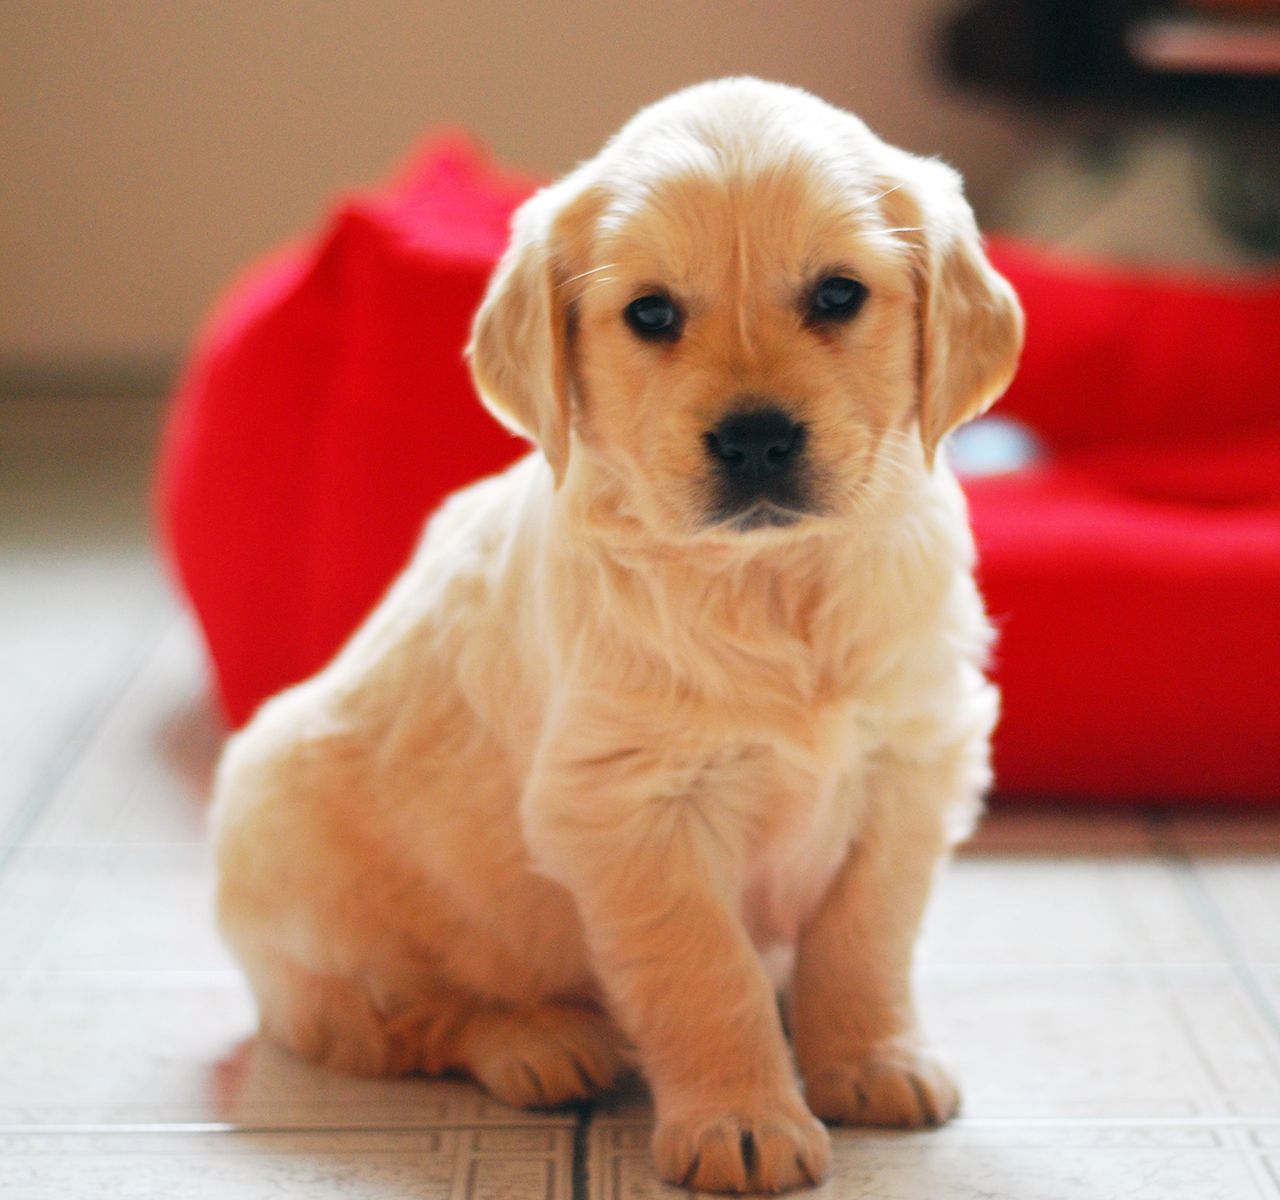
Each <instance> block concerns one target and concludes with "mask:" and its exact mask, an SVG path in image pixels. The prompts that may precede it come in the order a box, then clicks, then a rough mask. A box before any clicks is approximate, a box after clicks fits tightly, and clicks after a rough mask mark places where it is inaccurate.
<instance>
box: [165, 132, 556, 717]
mask: <svg viewBox="0 0 1280 1200" xmlns="http://www.w3.org/2000/svg"><path fill="white" fill-rule="evenodd" d="M534 186H535V185H534V182H533V181H532V180H529V179H524V178H520V177H516V176H512V175H508V174H505V173H503V172H500V171H498V170H497V169H496V168H495V167H494V166H492V165H491V164H490V163H489V162H488V161H487V160H486V159H485V157H484V156H483V155H482V154H481V153H480V152H479V151H478V150H477V149H476V148H475V147H474V146H472V145H471V144H470V143H469V142H467V141H466V140H465V139H462V138H460V137H452V138H447V139H445V140H443V141H440V142H436V143H435V144H433V145H431V146H429V147H427V148H425V149H424V151H423V152H422V153H421V154H420V155H419V156H418V157H417V158H416V159H415V160H413V161H412V162H411V165H410V166H409V168H408V170H406V171H405V172H404V174H403V176H402V178H401V179H400V180H398V181H397V182H395V183H393V184H392V185H390V186H389V187H387V188H385V189H383V190H381V191H379V192H375V193H373V194H371V195H367V196H362V197H360V198H358V199H355V200H353V201H351V202H349V203H346V204H344V205H342V206H340V207H339V208H338V210H337V211H336V213H335V214H334V215H333V217H332V218H331V220H330V221H329V224H328V228H327V229H326V230H325V232H324V233H323V234H322V235H321V236H320V237H318V238H316V239H315V240H314V241H313V242H310V243H307V244H303V245H301V246H298V247H295V248H293V249H291V250H288V251H286V252H285V253H283V254H282V255H280V256H278V257H276V258H275V259H273V260H271V261H269V262H267V263H264V264H261V265H260V266H258V267H257V268H255V269H253V270H251V271H250V272H249V273H248V274H247V275H246V276H245V278H244V279H242V280H241V282H240V283H239V284H238V285H236V286H233V288H232V289H231V291H230V293H229V294H228V296H227V297H226V298H225V299H224V301H223V302H222V303H221V305H220V306H219V307H218V309H217V311H216V312H215V313H214V315H213V316H212V317H211V319H210V321H209V323H208V326H207V328H206V331H205V334H204V336H203V338H202V339H201V342H200V345H199V347H198V348H197V351H196V353H195V355H194V358H193V361H192V363H191V365H190V367H189V369H188V370H187V372H186V375H185V377H184V379H183V380H182V382H181V384H180V386H179V390H178V393H177V396H176V399H175V403H174V407H173V411H172V415H171V418H170V422H169V426H168V430H167V435H166V438H165V444H164V447H163V451H162V455H161V470H160V477H159V508H160V515H161V525H162V528H163V533H164V536H165V540H166V542H167V544H168V547H169V550H170V554H171V557H172V559H173V561H174V563H175V565H176V569H177V572H178V575H179V578H180V580H181V583H182V586H183V588H184V590H185V591H186V593H187V595H188V597H189V598H190V600H191V603H192V605H193V607H194V608H195V611H196V614H197V616H198V618H199V620H200V622H201V625H202V627H203V629H204V634H205V638H206V641H207V643H208V646H209V650H210V655H211V658H212V661H213V665H214V668H215V674H216V678H217V683H218V688H219V692H220V695H221V699H222V703H223V707H224V709H225V711H226V713H227V715H228V717H229V718H230V720H231V722H232V723H233V724H236V725H238V724H240V723H241V722H243V721H244V720H245V719H246V718H247V717H248V716H249V715H250V714H251V713H252V711H253V709H254V708H255V707H257V705H258V704H259V703H260V702H261V701H262V700H263V699H265V698H266V697H267V696H269V695H271V694H272V693H274V692H276V691H279V690H280V689H281V688H283V687H285V686H286V685H288V684H290V683H293V682H295V681H297V680H299V679H302V678H305V677H306V676H307V675H310V674H311V673H313V672H314V671H315V670H317V669H318V668H319V667H320V666H322V665H323V664H324V662H325V661H326V660H327V659H328V658H330V657H331V656H332V654H333V652H334V651H335V650H336V649H337V647H338V646H339V645H340V644H341V642H342V641H343V640H344V639H345V637H346V636H347V634H348V633H349V632H350V631H351V630H352V629H353V628H354V627H355V626H356V625H357V624H358V623H359V621H360V619H361V618H362V617H363V616H364V614H365V613H366V612H368V610H369V609H370V608H371V607H372V606H373V604H374V603H375V602H376V601H377V599H378V597H379V595H380V594H381V592H382V591H383V589H384V588H385V586H386V584H387V582H388V581H389V580H390V579H391V578H392V577H393V576H394V575H395V573H396V572H397V571H398V569H399V568H400V567H401V566H402V565H403V563H404V562H405V560H406V558H407V556H408V554H409V551H410V549H411V548H412V546H413V543H414V541H415V540H416V538H417V536H418V533H419V530H420V528H421V525H422V520H423V517H424V515H425V514H426V513H428V512H430V511H431V509H433V508H434V507H435V506H436V505H437V504H438V503H439V501H440V500H441V499H442V498H443V497H444V496H445V495H447V494H448V493H449V492H452V491H454V490H456V489H457V488H459V487H461V486H463V485H464V484H466V483H469V482H471V481H472V480H474V479H477V478H479V477H480V476H482V475H485V474H488V473H490V472H492V471H495V470H498V469H499V468H501V467H503V466H505V465H506V464H507V463H509V462H510V461H512V460H513V459H514V458H515V457H516V456H517V455H518V454H519V453H521V452H522V450H523V448H524V447H523V443H521V442H519V441H517V440H516V439H515V438H513V437H512V436H511V435H510V434H508V433H507V432H506V431H505V430H503V429H502V428H501V427H500V426H499V425H498V424H497V423H496V422H495V421H493V420H492V418H490V416H489V415H488V413H486V412H485V411H484V410H483V409H482V408H481V407H480V404H479V401H478V400H477V399H476V398H475V396H474V393H473V392H472V389H471V383H470V378H469V375H468V373H467V370H466V365H465V363H464V361H463V357H462V350H463V347H464V345H465V344H466V340H467V336H468V332H469V327H470V320H471V314H472V312H473V310H474V309H475V307H476V305H477V304H478V303H479V300H480V296H481V293H482V291H483V289H484V285H485V282H486V280H487V279H488V276H489V273H490V272H491V271H492V269H493V264H494V262H495V261H496V259H497V257H498V255H499V254H500V253H501V252H502V249H503V247H504V246H505V245H506V241H507V231H508V221H509V218H510V214H511V212H512V210H513V209H514V208H515V207H516V205H517V204H518V203H519V202H520V201H521V200H522V199H524V197H525V196H526V195H527V194H528V193H529V192H530V191H531V190H532V189H533V187H534Z"/></svg>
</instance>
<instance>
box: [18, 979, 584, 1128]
mask: <svg viewBox="0 0 1280 1200" xmlns="http://www.w3.org/2000/svg"><path fill="white" fill-rule="evenodd" d="M255 1027H256V1016H255V1012H254V1006H253V1001H252V999H251V997H250V996H249V994H248V991H247V989H246V988H245V985H244V984H243V982H242V981H241V979H240V977H239V975H238V974H237V973H235V972H231V971H227V972H220V971H211V972H190V973H151V972H145V971H133V972H106V973H100V974H98V973H94V974H90V973H56V974H51V975H43V974H35V975H31V976H28V977H27V978H26V979H25V980H24V981H23V985H22V986H21V987H20V988H14V989H11V990H10V991H9V992H8V993H7V994H0V1029H3V1030H4V1033H5V1036H4V1048H3V1053H4V1070H3V1072H0V1125H23V1126H38V1125H42V1124H44V1125H48V1124H68V1123H72V1124H86V1123H88V1124H96V1123H108V1124H122V1123H124V1124H129V1123H135V1124H136V1123H139V1122H144V1123H162V1124H175V1123H176V1124H190V1123H193V1122H197V1123H198V1122H208V1121H231V1122H235V1123H237V1124H248V1125H254V1126H272V1127H276V1128H281V1129H287V1128H295V1127H298V1126H317V1125H319V1126H326V1127H328V1126H335V1127H343V1128H346V1127H351V1128H397V1127H418V1126H441V1125H451V1126H457V1125H502V1126H520V1127H523V1126H525V1125H529V1124H535V1125H537V1124H548V1123H552V1124H556V1123H561V1124H564V1123H569V1124H571V1123H572V1122H573V1117H572V1115H568V1114H551V1115H548V1114H546V1113H528V1112H521V1111H518V1110H515V1109H509V1108H507V1107H505V1106H503V1105H501V1104H498V1103H497V1102H496V1101H494V1100H492V1099H490V1098H489V1097H488V1096H487V1095H486V1094H485V1093H484V1092H482V1091H481V1090H480V1089H479V1088H476V1087H473V1086H472V1085H471V1084H468V1083H465V1082H462V1081H454V1080H426V1079H403V1080H367V1079H353V1078H349V1077H347V1076H341V1075H336V1074H333V1073H331V1072H328V1071H323V1070H320V1069H318V1068H315V1067H312V1066H310V1065H308V1064H307V1063H304V1062H301V1061H299V1060H298V1059H295V1058H293V1057H292V1056H291V1055H289V1054H287V1053H285V1052H284V1051H282V1050H279V1049H278V1048H276V1047H274V1046H269V1045H265V1044H260V1043H258V1042H257V1041H256V1040H255V1039H253V1038H252V1034H253V1031H254V1029H255Z"/></svg>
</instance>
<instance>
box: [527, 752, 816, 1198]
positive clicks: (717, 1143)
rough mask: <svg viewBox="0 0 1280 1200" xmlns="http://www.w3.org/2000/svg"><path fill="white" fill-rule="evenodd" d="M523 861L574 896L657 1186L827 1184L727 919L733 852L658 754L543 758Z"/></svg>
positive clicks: (766, 987) (722, 816)
mask: <svg viewBox="0 0 1280 1200" xmlns="http://www.w3.org/2000/svg"><path fill="white" fill-rule="evenodd" d="M524 815H525V826H526V831H527V834H528V836H529V839H530V844H531V848H532V849H533V851H534V853H535V855H536V856H537V858H538V860H539V861H540V863H541V864H542V866H543V867H544V869H546V870H548V871H549V872H550V873H551V874H553V875H554V876H556V877H557V878H559V879H560V880H561V882H563V883H564V884H565V885H566V886H567V887H568V888H569V889H570V891H571V892H572V893H573V895H574V896H575V898H576V900H577V903H578V907H579V910H580V913H581V916H582V920H583V924H584V927H585V929H586V933H587V938H588V941H589V943H590V948H591V951H592V955H593V964H594V967H595V969H596V971H597V972H598V974H599V977H600V980H601V982H602V984H603V985H604V987H605V990H606V992H607V993H608V996H609V999H610V1002H611V1005H612V1008H613V1010H614V1013H615V1016H616V1017H617V1019H618V1020H619V1022H620V1023H621V1024H622V1025H623V1027H624V1028H625V1030H626V1032H627V1033H628V1035H629V1036H630V1037H631V1039H632V1041H633V1042H634V1043H635V1045H636V1047H637V1049H638V1052H639V1057H640V1061H641V1065H642V1066H643V1068H644V1070H645V1073H646V1075H647V1077H648V1080H649V1083H650V1086H651V1088H652V1090H653V1095H654V1101H655V1105H656V1108H657V1130H656V1133H655V1136H654V1154H655V1157H656V1159H657V1164H658V1169H659V1172H660V1173H661V1175H662V1176H663V1178H664V1179H667V1180H669V1181H670V1182H673V1183H679V1184H683V1185H684V1186H687V1187H691V1188H695V1189H704V1190H711V1191H743V1190H745V1189H747V1188H752V1189H760V1190H766V1191H780V1190H783V1189H785V1188H790V1187H797V1186H802V1185H804V1184H812V1183H816V1182H818V1181H819V1180H820V1179H821V1178H822V1177H823V1176H824V1175H825V1174H826V1172H827V1168H828V1164H829V1158H830V1146H829V1140H828V1137H827V1133H826V1130H825V1129H823V1127H822V1125H821V1124H820V1123H819V1122H818V1121H816V1120H815V1119H814V1117H813V1116H812V1114H811V1113H810V1112H809V1110H808V1109H807V1108H806V1107H805V1104H804V1101H803V1099H802V1098H801V1096H800V1094H799V1091H798V1089H797V1087H796V1083H795V1078H794V1074H793V1071H792V1066H791V1061H790V1056H789V1054H788V1051H787V1046H786V1042H785V1039H784V1036H783V1031H782V1027H781V1022H780V1020H779V1016H778V1011H777V1004H776V1002H775V998H774V994H773V989H772V987H771V986H770V983H769V980H768V978H767V977H766V975H765V972H764V969H763V967H762V965H761V963H760V960H759V958H758V957H757V955H756V953H755V950H754V948H753V946H752V944H751V942H750V939H749V938H748V936H747V933H746V931H745V929H744V928H743V926H742V924H741V922H740V920H739V919H738V916H737V897H736V892H735V886H736V879H737V875H738V861H739V856H740V848H739V847H738V846H737V845H735V840H736V835H735V831H734V829H733V826H732V822H731V821H730V820H729V819H727V818H728V813H726V812H725V811H723V810H722V809H721V808H720V807H719V806H718V805H717V801H716V797H715V796H714V795H703V794H699V793H698V791H697V790H696V788H694V789H692V790H690V787H689V783H688V778H687V777H686V778H684V779H679V780H677V779H676V778H675V773H674V772H673V769H672V765H671V763H670V762H669V761H668V762H665V763H664V762H663V761H662V760H661V756H660V755H658V754H650V753H649V752H647V751H640V750H634V749H628V748H627V747H626V746H625V745H624V746H620V747H617V748H615V749H612V750H610V749H606V748H604V747H603V746H602V745H600V744H599V743H598V742H597V743H596V744H594V745H593V746H592V747H591V749H590V750H589V751H587V752H584V751H583V749H582V744H581V740H580V739H575V747H574V749H573V750H569V749H568V748H565V749H562V750H559V751H557V749H556V748H554V747H553V748H552V749H551V751H550V752H549V753H547V754H546V755H544V756H543V761H542V765H541V769H540V770H539V771H538V772H537V773H536V776H535V779H534V781H533V784H532V787H531V790H530V792H529V793H528V794H527V795H526V799H525V805H524Z"/></svg>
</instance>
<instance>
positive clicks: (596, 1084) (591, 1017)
mask: <svg viewBox="0 0 1280 1200" xmlns="http://www.w3.org/2000/svg"><path fill="white" fill-rule="evenodd" d="M465 1041H466V1051H465V1053H466V1057H465V1061H464V1065H465V1067H466V1069H467V1070H468V1071H469V1072H470V1073H471V1074H472V1075H473V1076H474V1077H475V1079H476V1081H477V1082H478V1083H480V1084H481V1085H482V1086H483V1087H484V1088H486V1089H487V1090H488V1091H489V1092H491V1093H492V1094H493V1095H494V1096H496V1097H497V1098H498V1099H499V1100H501V1101H503V1102H504V1103H506V1104H511V1105H514V1106H515V1107H517V1108H550V1107H554V1106H556V1105H558V1104H567V1103H569V1102H570V1101H572V1100H581V1099H585V1098H586V1097H588V1096H593V1095H595V1094H597V1093H599V1092H603V1091H607V1090H608V1089H609V1088H610V1087H612V1086H613V1084H614V1083H615V1082H616V1081H617V1079H618V1078H619V1076H621V1075H622V1074H624V1073H625V1072H626V1070H627V1069H628V1068H629V1066H630V1062H629V1048H628V1046H627V1044H626V1042H625V1039H624V1038H623V1037H622V1035H621V1033H619V1032H618V1030H617V1028H616V1027H615V1026H614V1024H613V1023H612V1022H611V1021H610V1020H609V1019H608V1018H607V1017H606V1016H605V1015H604V1014H603V1013H600V1012H597V1011H595V1010H592V1009H588V1008H578V1007H574V1006H572V1005H567V1004H547V1005H543V1006H540V1007H538V1008H534V1009H532V1010H529V1011H527V1012H521V1013H516V1012H509V1011H508V1012H501V1013H493V1014H488V1015H485V1016H480V1017H477V1018H475V1019H474V1022H473V1025H472V1028H470V1029H469V1030H468V1031H467V1033H466V1035H465Z"/></svg>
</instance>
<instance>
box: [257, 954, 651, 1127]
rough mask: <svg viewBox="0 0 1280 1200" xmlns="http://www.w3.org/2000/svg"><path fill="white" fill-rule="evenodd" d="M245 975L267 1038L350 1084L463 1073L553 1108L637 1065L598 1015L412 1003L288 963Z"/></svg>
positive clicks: (370, 984)
mask: <svg viewBox="0 0 1280 1200" xmlns="http://www.w3.org/2000/svg"><path fill="white" fill-rule="evenodd" d="M246 969H247V970H248V973H249V975H250V978H251V979H252V980H253V984H254V990H255V991H256V993H257V996H258V1003H259V1007H260V1010H261V1014H262V1030H263V1032H264V1033H265V1034H266V1035H267V1036H268V1037H269V1038H271V1039H272V1040H273V1041H276V1042H279V1043H280V1044H281V1045H283V1046H285V1047H286V1048H288V1049H289V1050H291V1051H292V1052H293V1053H294V1054H296V1055H298V1056H299V1057H300V1058H304V1059H306V1060H307V1061H309V1062H315V1063H318V1064H320V1065H322V1066H325V1067H329V1068H331V1069H333V1070H336V1071H341V1072H344V1073H346V1074H351V1075H364V1076H394V1075H406V1074H411V1073H418V1072H420V1073H424V1074H428V1075H442V1074H446V1073H453V1072H461V1073H465V1074H468V1075H471V1076H472V1077H473V1078H474V1079H475V1080H476V1081H477V1082H478V1083H480V1084H481V1085H482V1086H483V1087H484V1088H486V1089H487V1090H488V1091H489V1092H491V1093H492V1094H493V1095H494V1096H496V1097H497V1098H498V1099H499V1100H502V1101H504V1102H505V1103H507V1104H512V1105H516V1106H518V1107H544V1106H550V1105H556V1104H564V1103H566V1102H568V1101H570V1100H577V1099H582V1098H584V1097H587V1096H590V1095H594V1094H595V1093H597V1092H601V1091H604V1090H607V1089H608V1088H609V1087H610V1086H612V1085H613V1083H614V1082H615V1081H616V1080H617V1079H618V1077H619V1076H621V1075H622V1074H623V1073H624V1072H625V1071H626V1070H627V1069H628V1068H629V1065H630V1050H629V1047H628V1046H627V1043H626V1039H625V1038H624V1037H623V1036H622V1034H621V1033H620V1032H619V1030H618V1029H617V1027H616V1026H615V1025H614V1024H613V1022H612V1021H611V1020H610V1019H609V1017H608V1016H607V1015H606V1014H605V1013H604V1012H603V1011H602V1010H601V1009H600V1008H598V1007H597V1006H595V1005H591V1004H585V1003H573V1002H568V1001H556V1000H546V1001H543V1002H541V1003H536V1004H531V1005H527V1006H515V1005H511V1004H503V1003H498V1002H494V1001H491V1000H485V999H482V998H481V997H479V996H476V995H474V994H472V993H469V992H467V991H464V990H462V989H457V988H452V987H448V986H439V985H429V986H426V987H424V988H423V989H422V990H421V991H420V992H419V994H417V995H412V994H407V993H406V991H405V989H404V987H403V985H399V986H397V987H396V988H395V989H389V988H387V987H385V986H383V987H379V986H378V984H379V981H376V980H372V979H371V980H367V981H360V980H357V979H353V978H349V977H345V976H339V975H322V974H319V973H317V972H314V971H310V970H308V969H307V968H305V967H303V966H301V965H300V964H298V963H297V962H294V961H292V960H290V959H288V958H286V957H285V956H284V955H280V954H273V955H271V956H270V959H269V960H267V959H265V958H263V957H258V958H256V960H255V961H254V962H253V963H252V965H250V964H249V963H248V962H246ZM383 982H384V983H385V981H383Z"/></svg>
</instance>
